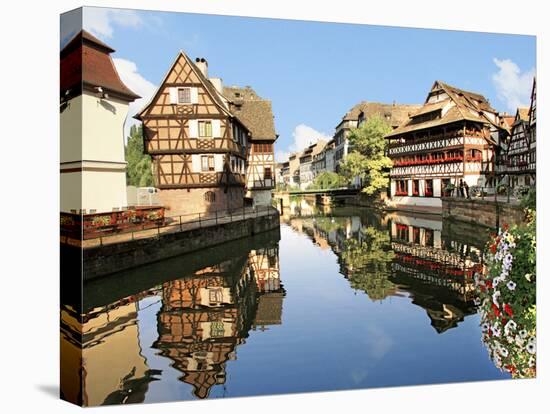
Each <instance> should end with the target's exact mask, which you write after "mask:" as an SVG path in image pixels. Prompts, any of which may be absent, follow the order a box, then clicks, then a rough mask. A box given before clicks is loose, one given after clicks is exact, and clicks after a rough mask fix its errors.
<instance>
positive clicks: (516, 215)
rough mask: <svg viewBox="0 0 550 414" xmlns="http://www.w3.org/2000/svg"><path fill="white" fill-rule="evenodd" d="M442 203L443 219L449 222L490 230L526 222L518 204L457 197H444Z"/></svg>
mask: <svg viewBox="0 0 550 414" xmlns="http://www.w3.org/2000/svg"><path fill="white" fill-rule="evenodd" d="M441 201H442V215H443V218H444V219H448V220H458V221H462V222H465V223H475V224H480V225H482V226H485V227H489V228H497V227H500V226H503V225H504V224H508V225H514V224H521V223H523V222H524V221H525V212H524V211H523V208H521V207H520V206H519V205H516V204H509V203H503V202H498V201H496V202H495V201H493V200H479V199H466V198H456V197H443V198H442V199H441Z"/></svg>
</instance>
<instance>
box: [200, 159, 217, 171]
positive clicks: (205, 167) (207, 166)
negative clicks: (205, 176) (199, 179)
mask: <svg viewBox="0 0 550 414" xmlns="http://www.w3.org/2000/svg"><path fill="white" fill-rule="evenodd" d="M201 171H204V172H206V171H214V156H213V155H202V156H201Z"/></svg>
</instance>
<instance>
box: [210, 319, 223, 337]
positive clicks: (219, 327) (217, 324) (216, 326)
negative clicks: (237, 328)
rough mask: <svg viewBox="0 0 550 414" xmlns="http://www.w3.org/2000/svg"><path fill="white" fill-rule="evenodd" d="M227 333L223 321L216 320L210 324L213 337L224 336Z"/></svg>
mask: <svg viewBox="0 0 550 414" xmlns="http://www.w3.org/2000/svg"><path fill="white" fill-rule="evenodd" d="M224 334H225V329H224V326H223V321H214V322H212V324H211V325H210V336H211V337H212V338H222V337H223V336H224Z"/></svg>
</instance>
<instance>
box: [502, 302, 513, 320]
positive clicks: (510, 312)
mask: <svg viewBox="0 0 550 414" xmlns="http://www.w3.org/2000/svg"><path fill="white" fill-rule="evenodd" d="M504 312H506V313H507V314H508V315H510V316H511V317H512V316H514V312H513V311H512V307H511V306H510V305H508V304H505V305H504Z"/></svg>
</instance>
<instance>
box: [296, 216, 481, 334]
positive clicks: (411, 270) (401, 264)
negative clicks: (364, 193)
mask: <svg viewBox="0 0 550 414" xmlns="http://www.w3.org/2000/svg"><path fill="white" fill-rule="evenodd" d="M288 223H289V224H290V226H291V227H292V228H293V229H294V230H295V231H298V232H300V233H303V234H305V235H307V236H308V237H309V238H310V239H311V240H312V241H313V242H314V243H315V244H317V245H319V246H320V247H321V248H323V247H325V246H327V245H328V246H329V247H330V248H331V249H332V251H333V252H334V253H335V254H336V256H337V260H338V264H339V266H340V273H341V274H342V275H344V277H345V278H346V279H348V280H349V282H350V285H351V287H352V288H353V289H357V290H361V291H364V292H365V293H366V294H367V295H368V297H369V298H370V299H371V300H384V299H385V298H387V297H389V296H400V295H402V292H408V294H409V295H410V296H411V298H412V300H413V303H415V304H417V305H418V306H421V307H422V308H424V309H426V311H427V313H428V316H429V317H430V320H431V322H432V325H433V326H434V328H435V329H436V330H437V331H438V332H444V331H445V330H447V329H449V328H451V327H454V326H456V325H457V323H458V322H460V321H461V320H463V318H464V316H465V315H469V314H472V313H474V311H475V309H474V307H473V304H472V300H473V297H474V294H475V292H474V284H473V275H474V273H475V272H476V271H479V270H481V268H482V264H481V263H482V257H481V256H482V250H483V244H484V241H482V239H483V237H469V238H468V240H469V241H468V242H464V240H465V238H464V237H457V236H455V235H453V232H452V230H453V229H451V231H449V226H451V227H452V225H449V224H446V227H447V229H446V230H447V231H446V232H445V231H443V229H442V222H441V220H440V219H428V218H418V217H416V218H413V217H408V216H404V215H401V214H400V215H386V216H384V217H380V216H379V215H376V214H370V213H366V212H364V211H362V212H361V211H355V212H354V211H353V210H349V211H345V210H342V211H338V210H335V211H334V212H333V215H329V216H323V215H315V216H313V217H305V218H304V217H300V216H299V215H298V216H294V217H291V219H289V221H288ZM471 231H474V230H471ZM475 231H478V232H479V230H475Z"/></svg>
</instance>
